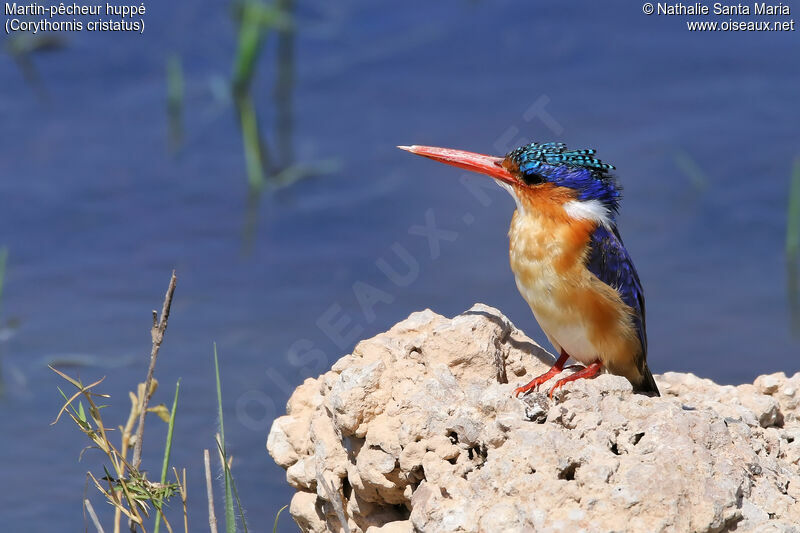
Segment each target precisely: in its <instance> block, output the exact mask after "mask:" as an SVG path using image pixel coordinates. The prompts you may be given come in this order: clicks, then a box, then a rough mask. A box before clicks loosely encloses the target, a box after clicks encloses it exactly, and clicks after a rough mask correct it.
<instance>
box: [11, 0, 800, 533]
mask: <svg viewBox="0 0 800 533" xmlns="http://www.w3.org/2000/svg"><path fill="white" fill-rule="evenodd" d="M792 8H793V9H794V11H796V12H800V4H798V5H793V6H792ZM147 10H148V11H147V14H146V15H145V22H146V25H147V26H146V30H145V33H144V35H135V34H109V33H106V34H93V33H88V32H83V33H77V34H71V35H69V36H68V37H67V38H68V42H67V46H66V48H64V49H62V50H59V51H54V52H51V53H42V54H35V55H34V56H33V57H32V58H31V61H32V64H33V67H34V68H35V70H36V72H37V73H38V76H39V78H40V81H41V87H42V88H43V90H44V91H45V92H46V94H47V97H46V98H43V97H42V96H41V95H40V94H39V92H37V89H35V88H34V87H35V86H34V85H33V84H32V83H31V82H30V81H26V79H25V77H24V76H23V74H22V71H21V69H20V68H19V65H18V63H17V62H15V61H14V59H13V58H12V56H11V55H10V54H4V55H0V79H1V80H2V91H3V98H2V99H0V117H2V125H1V126H0V246H6V247H8V250H9V260H8V271H7V275H6V285H5V290H4V293H3V299H2V315H1V316H0V320H2V321H3V324H7V321H8V320H12V325H11V326H10V327H6V329H5V330H4V331H5V334H4V337H3V338H4V340H3V342H2V344H0V350H2V355H1V357H2V359H0V365H1V366H2V380H3V395H2V398H0V457H2V467H1V468H2V473H3V487H4V488H3V489H2V490H0V512H2V515H3V524H4V528H5V529H6V530H8V531H49V530H52V528H53V526H54V524H57V525H58V527H59V529H60V530H62V531H79V530H81V529H82V527H83V517H82V513H81V508H80V505H81V504H80V502H81V498H82V493H83V489H84V482H85V480H84V474H85V472H86V470H89V469H91V470H92V471H93V472H95V473H97V472H98V465H99V461H100V456H99V455H98V454H97V452H87V454H86V455H84V458H83V460H82V462H80V463H79V462H78V461H77V457H78V453H79V451H80V449H81V448H82V447H83V446H84V445H85V444H86V441H85V439H84V438H83V436H82V435H80V434H79V433H78V432H77V431H76V429H75V428H74V426H73V425H72V424H71V423H70V422H69V421H62V422H60V423H59V424H58V425H56V426H50V425H49V424H50V422H51V421H52V420H53V418H54V417H55V414H56V412H57V411H58V408H59V407H60V405H61V400H60V397H59V396H58V394H57V392H56V386H57V385H61V386H63V385H64V383H63V382H62V381H61V380H60V379H59V378H58V377H57V376H56V375H54V374H53V373H52V372H51V371H50V370H49V369H48V368H47V367H46V363H47V362H48V361H51V360H53V359H60V360H62V361H63V360H67V361H77V362H84V363H85V362H88V364H83V365H81V366H79V367H72V368H67V369H66V370H67V371H68V372H70V373H72V374H76V373H77V374H80V376H81V377H82V378H83V379H84V380H86V381H93V380H95V379H97V378H99V377H102V376H106V380H105V382H104V383H103V384H102V385H101V390H102V391H105V392H110V393H112V394H113V397H112V398H111V400H109V403H111V404H112V407H110V408H109V409H108V410H107V411H106V412H105V416H106V417H108V419H109V421H113V423H115V424H116V423H123V422H124V417H125V416H126V414H127V407H128V399H127V392H126V391H128V390H130V389H132V388H133V387H135V384H136V383H137V382H138V381H140V380H142V379H143V377H144V374H145V370H146V367H147V357H148V354H149V348H150V336H149V327H150V321H151V317H150V310H151V309H154V308H157V307H158V308H160V302H161V299H162V297H163V293H164V290H165V288H166V285H167V281H168V276H169V273H170V271H171V269H173V268H175V269H176V270H177V273H178V276H179V282H178V289H177V292H176V295H175V302H174V305H173V308H172V317H171V320H170V323H169V330H168V333H167V336H166V340H165V343H164V346H163V348H162V352H161V357H160V360H159V362H158V367H157V370H156V375H157V377H158V378H159V379H160V380H161V388H160V389H159V391H158V393H157V397H156V400H155V401H159V402H170V401H171V398H172V392H173V390H174V384H175V382H176V381H177V379H178V378H179V377H180V378H182V383H181V401H180V407H179V415H178V422H177V427H176V437H175V448H174V453H173V461H172V462H173V464H175V465H176V466H179V467H181V466H185V467H186V468H187V469H188V477H189V495H190V501H191V503H190V510H189V512H190V521H191V524H192V525H193V526H192V528H193V529H197V530H203V529H204V527H205V526H204V524H205V521H206V514H205V513H206V511H205V497H204V489H203V483H202V476H203V473H202V472H203V471H202V449H203V448H209V449H211V450H213V449H214V443H213V434H214V432H215V431H216V430H217V417H216V410H215V409H216V407H215V404H216V398H215V389H214V377H213V376H214V375H213V366H212V343H213V342H216V343H217V346H218V348H219V353H220V360H221V367H222V378H223V394H224V407H225V412H226V419H225V422H226V425H225V430H226V437H227V439H228V443H229V446H230V451H231V454H232V455H233V457H234V474H235V476H236V481H237V485H238V489H239V494H240V495H241V497H242V502H243V504H244V506H245V509H246V512H247V516H248V518H249V521H250V523H251V524H252V527H251V531H252V530H257V531H264V530H267V529H269V528H270V527H271V523H272V520H273V518H274V516H275V513H276V512H277V510H278V509H279V508H280V507H281V506H283V505H284V504H286V503H288V502H289V499H290V497H291V494H292V490H290V488H289V487H288V485H287V484H286V483H285V481H284V472H283V470H282V469H280V468H278V467H276V466H275V465H274V464H273V462H272V460H271V459H270V458H269V456H268V455H267V453H266V450H265V440H266V435H267V432H268V428H269V425H270V423H271V421H272V419H273V418H274V417H275V416H278V415H280V414H282V413H283V411H284V406H285V402H286V400H287V398H288V396H289V394H290V392H291V389H293V388H294V387H295V386H296V385H298V384H299V383H301V382H302V380H303V379H304V378H306V377H309V376H316V375H317V374H318V373H320V372H322V371H324V370H326V369H327V368H329V366H330V365H331V364H332V363H333V362H334V361H336V359H338V358H339V357H340V356H341V355H343V354H345V353H348V352H349V351H350V349H351V348H352V346H353V344H354V342H353V339H354V338H355V337H356V336H357V337H359V338H365V337H368V336H371V335H373V334H376V333H378V332H381V331H384V330H386V329H387V328H388V327H390V326H391V325H392V324H394V323H395V322H397V321H398V320H401V319H403V318H405V317H406V316H407V315H408V314H409V313H411V312H413V311H416V310H420V309H424V308H431V309H433V310H435V311H437V312H439V313H442V314H444V315H447V316H452V315H455V314H458V313H459V312H461V311H463V310H465V309H467V308H469V307H470V306H471V305H472V304H473V303H474V302H485V303H487V304H489V305H492V306H496V307H498V308H500V309H501V310H503V312H504V313H506V314H507V315H508V316H509V317H510V318H511V319H512V320H513V321H514V322H515V324H516V325H517V326H518V327H520V328H522V329H524V330H525V331H526V332H527V333H528V334H530V335H532V336H533V337H534V338H535V339H537V340H538V341H540V342H541V343H543V344H546V340H545V339H544V337H543V335H542V334H541V332H540V331H539V329H538V328H537V326H536V325H535V321H534V319H533V317H532V315H531V313H530V311H529V309H528V307H527V305H526V304H525V302H524V301H523V300H522V298H521V297H520V296H519V294H518V293H517V290H516V288H515V286H514V282H513V277H512V274H511V272H510V270H509V267H508V258H507V252H508V250H507V248H508V242H507V238H506V231H507V226H508V223H509V220H510V217H511V213H512V211H513V202H512V201H511V199H510V198H508V197H507V196H506V194H505V193H504V192H503V191H501V190H500V189H499V188H498V189H496V190H494V189H488V190H485V192H483V193H482V194H478V195H476V194H473V193H472V192H471V190H470V189H469V188H468V187H465V186H464V184H463V183H462V181H461V176H462V173H461V172H460V171H458V170H455V169H450V168H446V167H444V166H439V165H435V164H434V163H431V162H429V161H425V160H422V159H418V158H415V157H412V156H410V155H409V154H406V153H404V152H401V151H399V150H397V149H395V148H394V146H395V145H397V144H434V145H441V146H449V147H458V148H464V149H471V150H475V151H480V152H485V153H497V154H499V153H502V152H504V151H505V150H507V149H510V148H513V147H515V146H516V145H518V144H522V142H528V141H531V140H539V141H544V140H561V141H564V142H567V143H568V144H569V145H570V146H573V147H577V148H580V147H594V148H597V149H598V151H599V156H600V157H601V158H603V159H604V160H605V161H608V162H611V163H613V164H614V165H616V166H617V168H618V175H619V177H620V180H621V181H622V183H623V185H624V187H625V198H624V202H623V206H622V212H621V222H620V227H621V232H622V235H623V237H624V239H625V242H626V244H627V246H628V248H629V250H630V252H631V254H632V256H633V258H634V260H635V262H636V265H637V267H638V270H639V273H640V275H641V278H642V281H643V284H644V287H645V292H646V296H647V310H648V337H649V341H650V354H649V359H650V365H651V368H652V369H653V371H654V372H656V373H660V372H664V371H681V372H694V373H696V374H698V375H701V376H704V377H709V378H712V379H714V380H716V381H719V382H722V383H743V382H748V381H751V380H753V379H754V378H755V377H756V376H757V375H759V374H762V373H769V372H777V371H785V372H787V373H794V372H796V371H798V370H800V340H799V339H798V336H797V333H796V332H795V333H794V334H793V333H792V327H791V324H792V320H793V317H792V316H791V313H790V304H791V301H792V298H796V297H797V296H796V294H795V295H794V296H792V295H791V294H790V291H789V290H788V287H789V285H790V279H789V274H788V273H789V272H790V270H788V269H787V261H786V257H785V254H784V242H785V231H786V212H787V202H788V200H787V198H788V190H789V181H790V175H791V172H792V166H793V164H794V163H793V162H794V160H795V158H797V157H798V156H800V134H799V133H798V119H800V99H798V88H800V70H798V68H797V65H798V64H800V46H798V32H788V33H763V32H762V33H750V32H735V33H725V32H717V33H690V32H688V31H687V30H686V27H685V21H686V20H687V19H689V18H691V17H664V16H661V17H658V16H650V17H648V16H645V15H644V14H642V11H641V6H640V5H637V4H632V3H630V2H615V3H610V2H584V3H580V4H578V3H573V2H569V3H565V2H554V1H548V2H510V1H500V2H488V1H486V2H480V1H474V2H471V1H456V0H447V1H441V2H405V3H397V2H391V3H390V2H368V1H365V0H357V1H356V0H353V1H350V0H347V1H343V2H310V1H301V2H299V3H298V4H297V5H296V9H295V15H296V25H297V32H296V36H295V41H294V45H295V58H294V69H295V71H294V74H295V86H294V89H293V91H292V102H291V107H290V110H291V113H292V119H291V124H292V128H293V130H292V132H291V133H290V135H291V144H292V148H293V151H294V160H295V161H297V162H301V163H312V164H313V163H315V162H328V163H330V161H331V160H333V161H334V162H336V163H337V165H338V166H337V165H333V166H332V165H330V164H328V163H326V164H325V165H323V166H326V167H330V168H327V169H326V171H325V172H321V173H320V175H318V176H316V177H313V178H309V179H306V180H303V181H300V182H298V183H296V184H294V185H292V186H290V187H287V188H283V189H281V190H278V191H268V192H265V193H264V194H263V195H262V196H261V198H260V200H259V202H258V204H259V205H258V206H257V208H255V209H254V208H253V207H252V205H250V206H249V207H248V192H247V183H246V171H245V166H244V157H243V149H242V138H241V134H240V131H239V128H238V124H237V120H236V118H235V113H234V111H233V108H232V106H231V104H230V102H229V101H228V99H227V98H226V96H225V93H224V91H221V90H220V87H221V86H224V83H223V82H222V81H221V80H224V79H226V78H227V77H228V76H229V74H230V72H231V70H232V58H233V55H234V50H235V43H236V37H235V25H234V23H233V21H232V19H231V17H230V16H229V14H230V6H228V5H226V3H220V2H211V1H202V2H201V1H191V2H190V1H187V0H183V1H175V2H151V3H148V5H147ZM792 16H795V15H792ZM789 18H791V17H789ZM783 19H784V18H780V20H783ZM719 20H726V18H724V17H723V18H722V19H719ZM745 20H749V19H746V18H745ZM172 53H177V54H179V55H180V57H181V60H182V64H183V69H184V76H185V82H186V91H185V105H184V109H183V120H184V130H185V136H184V142H183V144H182V145H181V147H180V149H179V150H178V151H177V152H174V151H173V150H171V149H170V148H169V143H168V131H167V116H166V81H165V63H166V60H167V58H168V57H169V55H170V54H172ZM275 63H276V59H275V41H274V38H270V39H269V40H268V41H267V43H266V47H265V51H264V55H263V57H262V58H261V60H260V62H259V71H258V75H257V78H256V82H255V85H254V88H253V97H254V101H255V103H256V106H257V109H258V113H259V120H260V123H261V127H262V129H263V130H264V134H265V137H266V139H267V141H268V142H269V143H271V144H273V145H274V143H275V139H276V137H278V135H279V134H280V133H279V132H278V131H277V129H276V126H275V123H276V119H277V118H278V112H277V111H278V108H279V106H280V105H282V104H280V103H276V100H275V97H274V80H275V76H276V67H275ZM532 106H533V108H537V106H538V109H544V110H545V114H542V113H541V112H534V111H532ZM283 110H284V111H286V109H285V108H284V109H283ZM284 133H285V132H284ZM468 183H472V182H468ZM479 190H480V191H484V189H479ZM484 194H485V196H484ZM250 203H252V202H250ZM486 204H488V205H486ZM426 216H428V217H432V220H434V221H435V224H436V226H437V227H438V228H440V229H443V230H448V231H450V232H454V233H450V234H448V235H449V237H451V238H452V237H455V238H454V240H453V239H450V240H441V241H437V246H434V247H433V248H431V247H430V246H429V243H428V241H427V239H426V238H424V237H421V236H420V235H417V234H415V231H414V230H413V229H412V228H413V227H414V226H424V225H425V224H426ZM253 220H254V221H255V222H252V221H253ZM430 220H431V219H430V218H429V222H430ZM467 222H469V223H467ZM410 229H412V231H411V232H409V230H410ZM393 245H395V248H394V250H396V249H397V245H399V246H401V247H402V249H404V250H406V251H407V252H408V253H409V254H410V255H411V256H412V257H413V258H414V261H415V262H416V264H417V265H418V274H417V275H416V276H412V278H413V279H412V280H411V281H410V282H409V283H408V284H407V286H402V287H401V286H398V285H397V284H395V283H393V282H392V281H390V280H389V279H388V278H387V277H386V275H385V274H384V273H382V271H381V269H380V268H379V267H378V265H377V264H376V261H377V260H379V259H381V258H383V259H385V260H386V261H387V262H388V263H389V264H390V265H393V266H395V267H396V268H397V269H398V270H401V271H402V270H403V264H402V262H401V261H400V260H399V259H398V256H397V255H396V253H395V251H393V248H392V247H393ZM356 283H361V285H357V288H358V289H359V290H364V289H365V287H366V286H365V285H363V284H367V285H368V286H369V287H372V288H374V290H377V291H380V292H379V293H377V292H374V291H373V295H374V296H375V297H376V298H378V299H379V301H378V302H377V303H375V304H374V306H371V307H370V309H372V310H374V314H371V313H369V312H365V310H364V308H363V307H362V306H361V305H360V304H359V302H358V300H357V298H356V296H355V295H354V289H353V286H354V284H356ZM369 287H367V288H369ZM326 313H328V314H329V319H328V322H337V321H339V320H344V321H349V323H347V324H345V325H344V327H343V328H341V329H343V330H344V331H345V332H346V333H352V335H344V339H342V340H341V343H340V344H341V345H339V343H337V342H335V341H334V340H332V338H331V336H330V335H329V334H327V333H325V331H324V329H325V327H324V326H323V327H322V328H321V327H320V326H319V325H318V323H319V322H320V317H324V316H326ZM331 317H332V318H331ZM325 320H326V319H323V320H322V322H324V321H325ZM794 320H796V318H794ZM17 321H18V324H17V325H14V323H15V322H17ZM352 328H355V329H352ZM5 337H10V338H5ZM293 349H294V350H295V351H294V352H293V353H292V350H293ZM312 349H313V350H315V351H310V350H312ZM163 438H164V428H163V424H161V423H160V422H158V421H157V420H156V419H155V418H153V419H151V420H150V421H149V422H148V424H147V430H146V432H145V439H146V443H145V457H144V464H145V467H146V468H147V469H148V470H149V471H150V472H151V477H157V473H158V472H159V471H160V456H159V455H158V451H159V450H160V449H161V442H162V441H163ZM217 473H218V470H217ZM92 490H93V489H92V488H91V487H90V488H89V492H90V493H91V492H92ZM220 494H221V493H218V497H219V495H220ZM94 501H95V502H96V505H97V507H99V509H100V512H101V514H102V515H103V516H107V515H108V512H107V509H106V506H105V505H104V504H102V503H101V502H100V499H99V498H94ZM218 514H221V510H218ZM282 520H283V519H282ZM282 524H283V525H282V526H281V530H286V531H291V530H292V525H291V523H290V522H289V521H288V519H286V522H282ZM107 527H109V526H107Z"/></svg>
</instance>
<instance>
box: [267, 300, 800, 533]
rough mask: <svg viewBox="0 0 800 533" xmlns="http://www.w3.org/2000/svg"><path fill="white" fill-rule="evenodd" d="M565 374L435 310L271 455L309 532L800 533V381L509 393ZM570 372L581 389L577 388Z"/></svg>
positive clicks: (339, 379)
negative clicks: (652, 393)
mask: <svg viewBox="0 0 800 533" xmlns="http://www.w3.org/2000/svg"><path fill="white" fill-rule="evenodd" d="M552 361H553V357H552V356H551V355H550V354H548V353H547V352H545V351H544V350H543V349H542V348H541V347H539V346H538V345H537V344H535V343H534V342H533V341H531V340H530V339H529V338H527V337H525V336H524V334H523V333H521V332H520V331H519V330H517V329H516V328H515V327H514V326H513V325H512V324H511V322H510V321H509V320H508V319H507V318H506V317H504V316H503V315H502V314H501V313H500V312H499V311H498V310H496V309H493V308H491V307H487V306H485V305H481V304H478V305H475V306H474V307H473V308H472V309H470V310H469V311H467V312H465V313H463V314H461V315H459V316H456V317H455V318H453V319H448V318H445V317H443V316H440V315H437V314H436V313H434V312H432V311H430V310H426V311H422V312H418V313H413V314H412V315H411V316H410V317H408V319H406V320H404V321H402V322H400V323H399V324H397V325H395V326H394V327H393V328H392V329H391V330H389V331H388V332H386V333H383V334H380V335H378V336H376V337H374V338H372V339H369V340H365V341H363V342H361V343H359V344H358V345H357V346H356V348H355V349H354V351H353V353H352V354H349V355H346V356H344V357H342V358H341V359H340V360H339V361H337V362H336V364H334V365H333V367H332V368H331V370H330V371H329V372H327V373H325V374H323V375H322V376H320V377H318V378H317V379H307V380H306V381H305V382H304V383H303V384H302V385H300V386H299V387H298V388H297V390H296V391H295V392H294V394H293V395H292V397H291V398H290V399H289V402H288V405H287V415H286V416H282V417H280V418H278V419H276V420H275V422H274V424H273V426H272V429H271V431H270V434H269V438H268V440H267V448H268V450H269V453H270V455H272V457H273V458H274V460H275V461H276V462H277V463H278V464H279V465H280V466H282V467H284V468H286V478H287V481H288V482H289V484H291V485H292V486H293V487H294V488H296V489H297V492H296V494H295V496H294V497H293V499H292V502H291V505H290V511H291V514H292V516H293V517H294V520H295V521H296V522H297V524H298V525H299V526H300V529H301V530H302V531H305V532H314V533H317V532H323V531H337V532H338V531H352V532H367V533H379V532H380V533H407V532H412V531H424V532H523V531H525V532H527V531H587V532H593V531H597V532H609V531H637V532H638V531H641V532H653V531H703V532H705V531H708V532H717V531H737V532H739V531H758V532H762V531H764V532H789V531H795V532H798V531H800V526H798V524H800V420H799V419H800V407H798V404H800V373H797V374H795V375H794V376H792V377H791V378H787V377H786V376H785V375H784V374H783V373H780V374H771V375H765V376H761V377H759V378H758V379H756V381H755V383H754V384H752V385H750V384H747V385H741V386H738V387H734V386H721V385H717V384H715V383H713V382H712V381H710V380H707V379H700V378H698V377H696V376H694V375H692V374H677V373H667V374H663V375H660V376H656V381H657V383H658V385H659V387H660V389H661V392H662V394H663V396H662V397H661V398H649V397H645V396H641V395H634V394H632V392H631V387H630V385H629V384H628V382H627V381H626V380H625V379H623V378H619V377H616V376H611V375H608V374H606V375H601V376H599V377H597V378H596V379H592V380H580V381H577V382H574V383H570V384H568V385H567V386H566V387H564V388H563V389H562V390H560V391H558V392H557V393H556V394H555V397H554V399H553V400H550V399H549V398H547V396H546V395H545V394H544V393H534V394H531V395H528V396H527V397H525V398H522V399H516V398H514V397H513V395H512V391H513V389H514V388H515V387H517V386H519V385H520V384H524V383H526V382H527V381H528V380H529V379H530V378H531V377H532V375H538V374H540V373H542V372H545V371H546V370H547V368H548V367H549V365H550V364H551V363H552ZM567 372H569V371H567Z"/></svg>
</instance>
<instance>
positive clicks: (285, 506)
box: [272, 505, 289, 533]
mask: <svg viewBox="0 0 800 533" xmlns="http://www.w3.org/2000/svg"><path fill="white" fill-rule="evenodd" d="M287 507H289V506H288V505H284V506H283V507H281V508H280V509H278V514H276V515H275V524H274V525H273V526H272V533H278V518H280V517H281V513H282V512H283V510H284V509H286V508H287Z"/></svg>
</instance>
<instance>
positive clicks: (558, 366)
mask: <svg viewBox="0 0 800 533" xmlns="http://www.w3.org/2000/svg"><path fill="white" fill-rule="evenodd" d="M567 359H569V354H568V353H567V352H565V351H564V350H561V357H559V358H558V361H556V362H555V364H554V365H553V366H552V368H550V370H548V371H547V372H545V373H544V374H542V375H541V376H539V377H535V378H533V379H532V380H531V381H530V382H529V383H528V384H527V385H523V386H522V387H517V388H516V389H514V396H516V397H519V395H520V394H525V393H527V392H528V391H530V390H532V389H535V388H537V387H538V386H539V385H541V384H542V383H544V382H545V381H547V380H548V379H550V378H552V377H553V376H555V375H556V374H559V373H560V372H561V371H562V370H564V363H566V362H567Z"/></svg>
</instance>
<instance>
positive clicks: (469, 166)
mask: <svg viewBox="0 0 800 533" xmlns="http://www.w3.org/2000/svg"><path fill="white" fill-rule="evenodd" d="M398 148H400V149H401V150H405V151H406V152H411V153H412V154H417V155H421V156H422V157H427V158H428V159H433V160H434V161H439V162H440V163H445V164H448V165H452V166H454V167H458V168H463V169H464V170H469V171H471V172H478V173H479V174H486V175H487V176H491V177H493V178H494V179H497V180H500V181H502V182H505V183H508V184H511V185H514V184H515V183H517V180H516V178H514V176H513V175H512V174H511V173H510V172H509V171H508V170H506V169H505V168H503V166H502V164H503V159H504V158H502V157H495V156H491V155H483V154H476V153H473V152H465V151H463V150H453V149H451V148H436V147H435V146H416V145H415V146H398Z"/></svg>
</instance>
